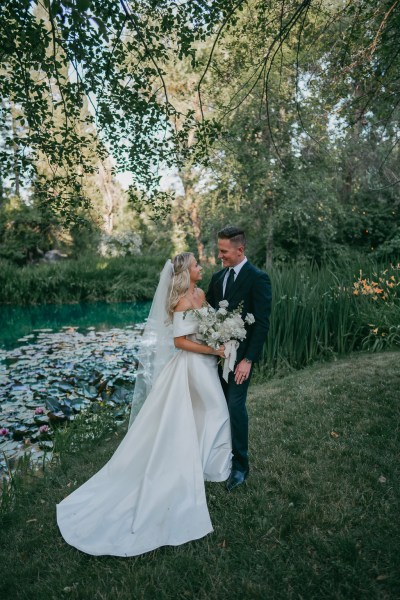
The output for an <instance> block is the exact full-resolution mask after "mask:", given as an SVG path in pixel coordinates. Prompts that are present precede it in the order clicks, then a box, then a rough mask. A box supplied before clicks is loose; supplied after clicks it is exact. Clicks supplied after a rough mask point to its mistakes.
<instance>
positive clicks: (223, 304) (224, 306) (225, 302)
mask: <svg viewBox="0 0 400 600" xmlns="http://www.w3.org/2000/svg"><path fill="white" fill-rule="evenodd" d="M218 305H219V306H220V307H221V308H228V306H229V302H228V300H221V302H219V303H218Z"/></svg>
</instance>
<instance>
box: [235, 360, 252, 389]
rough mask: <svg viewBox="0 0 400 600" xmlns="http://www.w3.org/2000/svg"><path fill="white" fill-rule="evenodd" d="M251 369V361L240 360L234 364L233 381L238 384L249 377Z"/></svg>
mask: <svg viewBox="0 0 400 600" xmlns="http://www.w3.org/2000/svg"><path fill="white" fill-rule="evenodd" d="M250 370H251V362H247V361H246V360H241V361H240V363H238V364H237V365H236V369H235V383H236V384H238V385H240V384H241V383H243V382H244V381H246V379H248V378H249V375H250Z"/></svg>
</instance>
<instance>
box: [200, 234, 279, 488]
mask: <svg viewBox="0 0 400 600" xmlns="http://www.w3.org/2000/svg"><path fill="white" fill-rule="evenodd" d="M245 248H246V238H245V234H244V231H243V229H240V228H238V227H224V229H221V231H219V232H218V258H221V259H222V264H223V266H224V269H222V271H218V273H215V274H214V275H213V276H212V279H211V281H210V285H209V287H208V291H207V294H206V297H207V301H208V302H209V303H210V304H211V306H213V307H214V308H218V303H219V302H220V301H221V300H227V301H228V302H229V306H228V310H234V309H235V308H237V306H238V305H239V304H240V302H243V308H242V315H243V316H244V315H246V313H252V314H253V315H254V317H255V322H254V323H253V324H252V325H246V329H247V336H246V339H245V340H243V342H241V343H240V345H239V348H238V350H237V362H236V366H235V370H234V371H233V372H232V371H231V372H230V373H229V378H228V383H226V381H225V380H224V379H223V378H222V372H221V371H220V378H221V383H222V387H223V390H224V394H225V397H226V401H227V404H228V409H229V415H230V421H231V431H232V452H233V458H232V471H231V474H230V476H229V479H228V481H227V483H226V487H227V489H228V491H232V490H233V489H235V488H236V487H238V486H239V485H241V484H242V483H244V481H245V479H246V478H247V476H248V474H249V459H248V416H247V409H246V397H247V390H248V387H249V382H250V376H251V373H252V368H253V365H254V363H255V362H257V361H258V360H259V359H260V358H261V354H262V349H263V346H264V342H265V339H266V337H267V333H268V329H269V314H270V311H271V282H270V279H269V277H268V275H267V274H266V273H264V272H263V271H260V270H259V269H257V268H256V267H254V266H253V265H252V264H250V263H249V261H248V260H247V258H246V256H245V254H244V252H245Z"/></svg>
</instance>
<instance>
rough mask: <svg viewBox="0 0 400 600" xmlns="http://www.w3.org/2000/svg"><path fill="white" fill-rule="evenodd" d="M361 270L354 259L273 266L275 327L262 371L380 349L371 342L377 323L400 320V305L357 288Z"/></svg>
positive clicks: (373, 266) (374, 267) (371, 267)
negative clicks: (376, 300) (373, 346)
mask: <svg viewBox="0 0 400 600" xmlns="http://www.w3.org/2000/svg"><path fill="white" fill-rule="evenodd" d="M365 268H366V271H368V272H371V273H372V272H374V271H376V270H379V269H382V266H379V265H376V264H373V263H369V264H368V265H366V266H365ZM358 272H359V265H355V264H354V263H353V264H352V263H350V262H342V263H339V264H334V263H331V264H328V265H325V266H316V265H314V266H313V265H293V266H285V267H280V268H276V269H273V270H272V272H271V273H270V275H271V280H272V288H273V306H272V312H271V320H270V332H269V336H268V341H267V344H266V345H265V349H264V355H263V360H262V361H261V364H260V366H259V368H258V372H259V374H261V375H263V376H265V375H268V374H272V373H276V372H279V371H283V372H286V371H287V370H290V369H297V368H300V367H304V366H306V365H308V364H310V363H312V362H313V361H315V360H316V359H321V358H325V357H329V356H333V355H344V354H347V353H349V352H352V351H354V350H360V349H374V348H372V344H369V343H367V342H366V341H367V340H368V339H369V336H370V331H371V326H372V324H374V323H375V322H378V321H379V322H380V321H382V319H385V323H386V325H387V326H388V327H389V325H388V324H387V323H388V321H389V322H390V321H392V326H393V325H395V321H396V319H397V318H398V314H399V306H398V303H396V302H393V303H391V304H389V303H388V302H386V303H385V302H381V303H379V302H378V303H377V302H374V301H373V300H372V299H371V298H370V297H368V298H366V297H362V298H361V297H360V296H359V295H357V294H355V293H354V290H355V288H354V282H355V281H357V273H358ZM393 340H395V338H394V337H393V336H392V341H393ZM388 345H389V346H390V345H392V346H393V344H388Z"/></svg>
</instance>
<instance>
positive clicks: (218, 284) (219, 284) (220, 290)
mask: <svg viewBox="0 0 400 600" xmlns="http://www.w3.org/2000/svg"><path fill="white" fill-rule="evenodd" d="M227 270H228V269H222V271H221V272H220V273H219V275H218V277H217V281H216V282H215V283H216V288H217V296H218V298H219V300H218V302H219V301H220V300H222V298H223V297H224V290H223V282H224V277H225V274H226V272H227Z"/></svg>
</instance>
